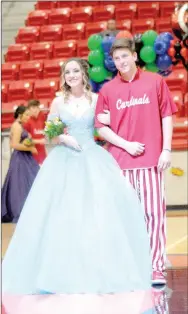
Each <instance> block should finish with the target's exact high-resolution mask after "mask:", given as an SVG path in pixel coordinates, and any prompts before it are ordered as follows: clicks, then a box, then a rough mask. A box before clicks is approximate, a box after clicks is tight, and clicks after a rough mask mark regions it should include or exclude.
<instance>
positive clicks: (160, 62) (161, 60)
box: [156, 54, 172, 71]
mask: <svg viewBox="0 0 188 314" xmlns="http://www.w3.org/2000/svg"><path fill="white" fill-rule="evenodd" d="M171 64H172V59H171V57H170V56H169V55H167V54H164V55H160V56H158V57H157V60H156V65H157V67H158V68H159V70H162V71H165V70H167V69H168V68H169V67H170V66H171Z"/></svg>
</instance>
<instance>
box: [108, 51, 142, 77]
mask: <svg viewBox="0 0 188 314" xmlns="http://www.w3.org/2000/svg"><path fill="white" fill-rule="evenodd" d="M136 59H137V54H136V52H133V53H132V52H131V51H130V50H129V49H126V48H121V49H116V50H115V51H114V53H113V60H114V63H115V66H116V68H117V70H118V71H119V72H120V73H122V74H126V73H128V72H130V71H131V70H132V69H133V68H135V66H136V64H135V61H136Z"/></svg>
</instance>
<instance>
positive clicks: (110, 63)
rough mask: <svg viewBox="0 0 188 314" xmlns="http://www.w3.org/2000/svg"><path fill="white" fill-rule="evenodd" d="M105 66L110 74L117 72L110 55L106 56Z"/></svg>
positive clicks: (106, 54)
mask: <svg viewBox="0 0 188 314" xmlns="http://www.w3.org/2000/svg"><path fill="white" fill-rule="evenodd" d="M104 65H105V67H106V69H107V70H108V71H110V72H115V71H116V66H115V64H114V61H113V59H112V57H111V56H110V55H109V54H108V53H105V54H104Z"/></svg>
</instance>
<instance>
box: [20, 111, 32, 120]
mask: <svg viewBox="0 0 188 314" xmlns="http://www.w3.org/2000/svg"><path fill="white" fill-rule="evenodd" d="M29 118H30V112H29V110H26V111H25V112H24V113H23V114H22V115H21V116H20V120H21V122H22V123H26V122H27V121H28V120H29Z"/></svg>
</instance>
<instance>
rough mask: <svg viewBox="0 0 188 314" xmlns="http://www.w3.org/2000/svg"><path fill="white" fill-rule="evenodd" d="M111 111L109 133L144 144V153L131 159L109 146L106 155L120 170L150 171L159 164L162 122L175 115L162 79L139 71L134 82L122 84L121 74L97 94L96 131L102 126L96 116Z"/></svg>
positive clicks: (124, 153)
mask: <svg viewBox="0 0 188 314" xmlns="http://www.w3.org/2000/svg"><path fill="white" fill-rule="evenodd" d="M104 109H108V110H110V113H111V115H110V119H111V125H110V126H111V129H112V130H113V131H114V132H115V133H116V134H118V135H119V136H120V137H122V138H124V139H125V140H127V141H131V142H134V141H136V142H140V143H143V144H145V152H144V154H142V155H140V156H132V155H130V154H129V153H127V152H126V151H125V150H123V149H121V148H119V147H116V146H114V145H112V144H109V147H108V151H109V152H110V153H111V154H112V155H113V156H114V158H115V159H116V160H117V162H118V164H119V166H120V167H121V169H135V168H150V167H154V166H156V165H157V164H158V159H159V156H160V154H161V151H162V145H163V137H162V118H164V117H166V116H171V115H172V114H174V113H175V112H176V111H177V108H176V105H175V104H174V103H173V101H172V98H171V96H170V92H169V89H168V86H167V85H166V83H165V81H164V80H163V78H162V77H161V76H160V75H158V74H156V73H151V72H145V71H141V70H140V69H138V71H137V73H136V75H135V77H134V79H133V80H132V81H131V82H129V81H125V80H124V79H123V78H122V77H121V76H120V74H118V75H117V76H116V77H115V78H114V79H113V80H111V81H110V82H108V83H106V84H105V85H104V86H103V87H102V89H101V90H100V92H99V97H98V101H97V106H96V115H95V127H96V128H101V127H103V126H104V125H103V124H101V123H100V122H99V121H98V120H97V115H98V114H99V113H103V110H104Z"/></svg>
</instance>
